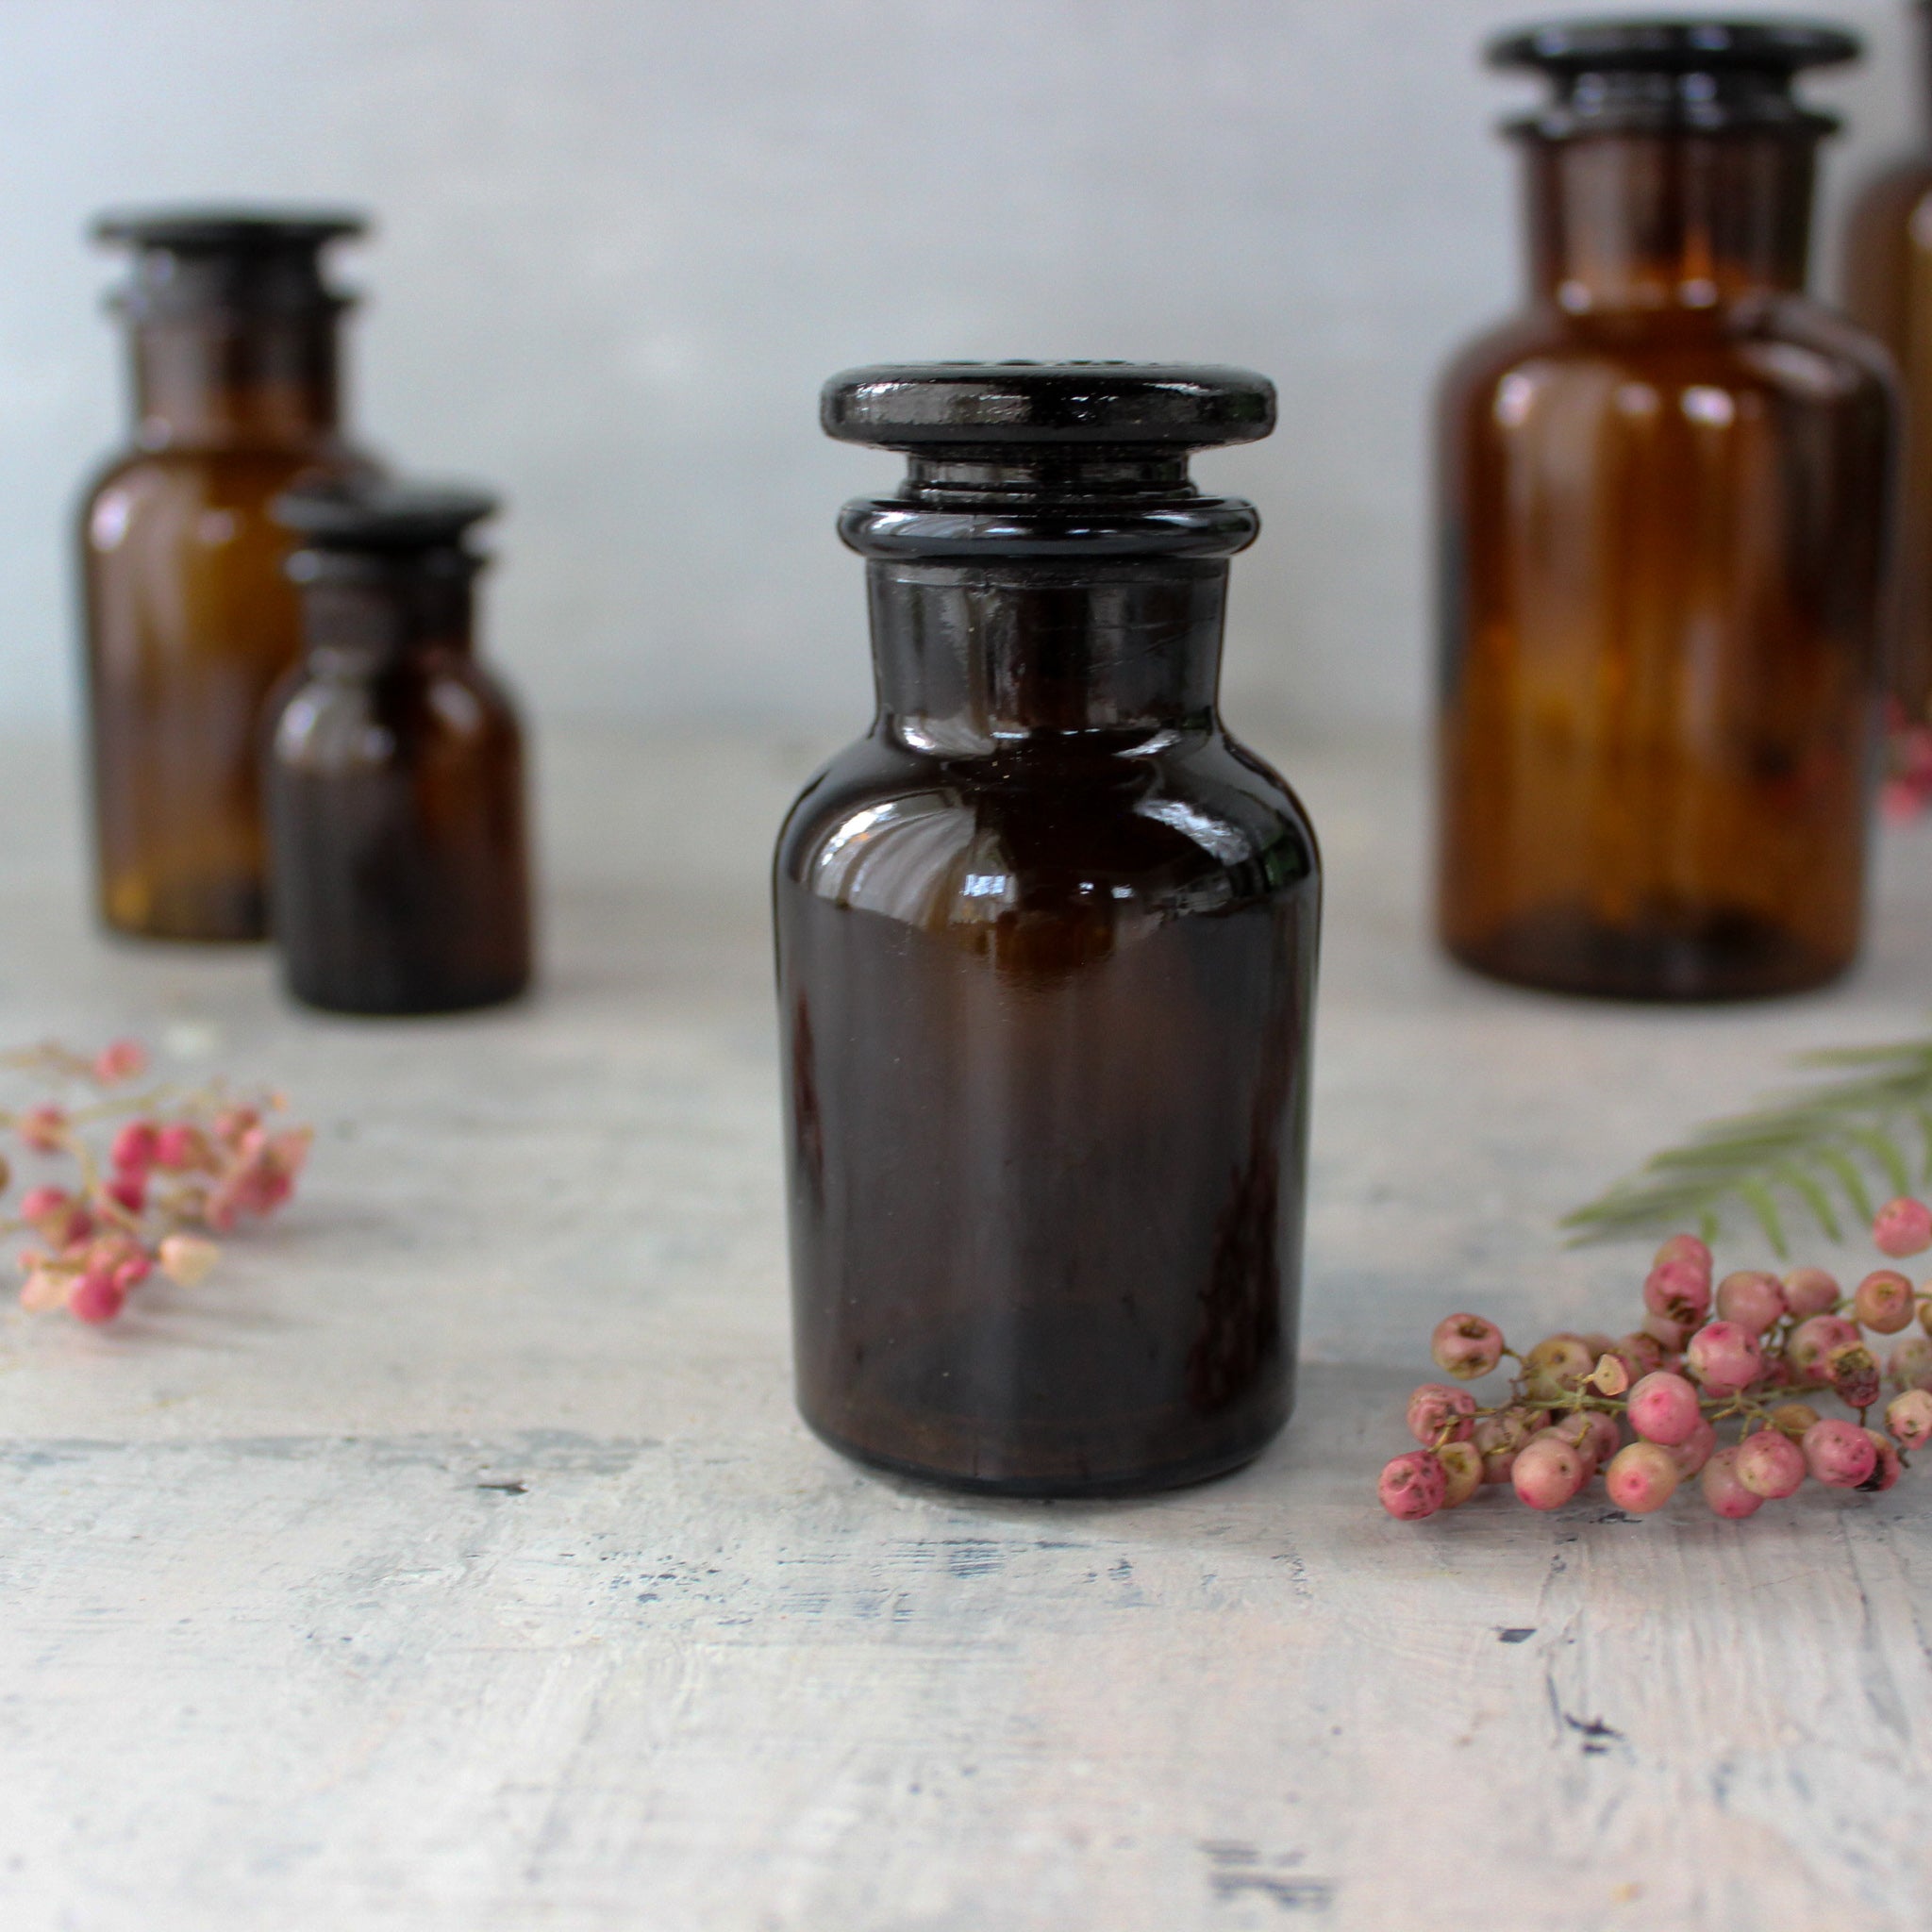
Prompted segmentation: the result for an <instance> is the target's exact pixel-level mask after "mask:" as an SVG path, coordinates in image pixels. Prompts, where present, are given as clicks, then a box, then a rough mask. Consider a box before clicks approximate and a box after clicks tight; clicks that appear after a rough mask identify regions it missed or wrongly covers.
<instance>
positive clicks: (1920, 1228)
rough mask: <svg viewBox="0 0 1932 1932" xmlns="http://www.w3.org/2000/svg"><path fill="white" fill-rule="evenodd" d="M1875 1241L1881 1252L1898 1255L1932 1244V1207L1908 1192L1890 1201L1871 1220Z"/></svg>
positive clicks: (1895, 1256)
mask: <svg viewBox="0 0 1932 1932" xmlns="http://www.w3.org/2000/svg"><path fill="white" fill-rule="evenodd" d="M1872 1241H1873V1244H1874V1246H1875V1247H1876V1248H1877V1250H1878V1252H1879V1253H1880V1254H1881V1255H1890V1256H1892V1257H1894V1258H1895V1259H1896V1258H1901V1257H1905V1256H1907V1255H1923V1254H1924V1252H1925V1250H1926V1249H1927V1248H1932V1208H1927V1207H1926V1206H1925V1204H1924V1202H1923V1201H1914V1200H1913V1199H1911V1198H1910V1196H1909V1195H1901V1196H1900V1197H1899V1198H1898V1199H1897V1200H1896V1201H1888V1202H1887V1203H1886V1204H1885V1206H1884V1207H1883V1208H1880V1209H1879V1210H1878V1213H1877V1216H1876V1218H1875V1219H1874V1221H1873V1223H1872Z"/></svg>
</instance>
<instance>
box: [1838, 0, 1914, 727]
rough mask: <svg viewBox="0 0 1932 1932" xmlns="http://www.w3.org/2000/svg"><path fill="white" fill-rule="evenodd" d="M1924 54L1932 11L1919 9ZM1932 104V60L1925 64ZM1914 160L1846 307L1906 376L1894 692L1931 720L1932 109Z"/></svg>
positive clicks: (1881, 183) (1873, 225)
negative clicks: (1904, 453)
mask: <svg viewBox="0 0 1932 1932" xmlns="http://www.w3.org/2000/svg"><path fill="white" fill-rule="evenodd" d="M1920 31H1921V34H1922V36H1923V42H1922V45H1923V51H1924V55H1926V56H1932V18H1928V17H1927V14H1926V12H1925V9H1924V8H1923V7H1922V8H1921V9H1920ZM1921 76H1922V78H1921V85H1922V88H1923V90H1924V96H1925V101H1926V104H1927V108H1928V110H1932V60H1928V61H1926V62H1924V64H1923V65H1922V68H1921ZM1921 138H1922V146H1921V148H1920V151H1919V153H1918V154H1916V155H1914V156H1913V157H1912V158H1910V159H1908V160H1904V161H1901V162H1899V163H1898V164H1897V165H1896V166H1894V167H1892V168H1890V169H1888V170H1887V171H1886V172H1885V173H1884V174H1882V175H1879V176H1878V177H1877V179H1876V180H1874V181H1873V182H1871V183H1870V184H1869V185H1868V186H1867V187H1866V189H1865V191H1864V192H1863V193H1862V194H1860V195H1859V196H1858V197H1857V200H1856V202H1855V203H1854V204H1853V207H1852V213H1851V222H1850V225H1849V227H1848V230H1847V234H1846V250H1845V306H1846V307H1847V308H1849V309H1850V310H1851V312H1852V315H1853V317H1854V318H1855V319H1856V320H1857V321H1858V322H1860V323H1862V324H1863V325H1865V326H1866V327H1867V328H1869V329H1870V330H1871V331H1872V332H1873V334H1874V335H1875V336H1877V337H1878V339H1879V340H1880V341H1882V342H1884V344H1885V345H1886V347H1887V348H1889V349H1890V351H1891V353H1892V358H1893V359H1894V360H1895V361H1896V362H1897V364H1898V369H1899V374H1900V375H1901V376H1902V377H1903V379H1904V391H1905V406H1906V460H1905V463H1904V465H1903V481H1904V500H1903V504H1902V506H1901V508H1902V515H1901V517H1900V520H1899V571H1898V591H1899V595H1898V628H1897V632H1896V635H1895V637H1894V639H1893V641H1892V668H1891V695H1892V697H1893V699H1894V700H1895V701H1896V704H1897V708H1898V711H1899V713H1900V716H1901V720H1902V722H1907V723H1910V724H1928V723H1932V113H1928V120H1927V123H1926V125H1925V126H1924V130H1923V132H1922V137H1921Z"/></svg>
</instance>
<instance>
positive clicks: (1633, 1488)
mask: <svg viewBox="0 0 1932 1932" xmlns="http://www.w3.org/2000/svg"><path fill="white" fill-rule="evenodd" d="M1677 1482H1678V1475H1677V1465H1676V1464H1675V1463H1674V1462H1673V1461H1672V1460H1671V1452H1670V1451H1669V1450H1668V1449H1666V1448H1664V1447H1662V1446H1661V1445H1660V1444H1659V1443H1657V1442H1632V1443H1629V1444H1628V1445H1627V1446H1626V1447H1624V1448H1622V1449H1620V1450H1618V1451H1617V1453H1616V1455H1614V1456H1613V1457H1611V1458H1610V1466H1609V1468H1608V1469H1607V1470H1606V1471H1605V1472H1604V1488H1605V1489H1606V1490H1607V1491H1609V1496H1610V1501H1611V1502H1613V1503H1614V1504H1615V1505H1616V1506H1617V1507H1618V1508H1620V1509H1627V1510H1629V1512H1630V1513H1631V1514H1632V1515H1633V1516H1644V1515H1648V1514H1649V1513H1650V1511H1651V1510H1653V1509H1661V1508H1662V1507H1664V1505H1665V1504H1666V1503H1668V1502H1669V1501H1670V1500H1671V1498H1672V1496H1674V1494H1675V1493H1676V1489H1677Z"/></svg>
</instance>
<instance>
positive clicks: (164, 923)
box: [79, 295, 372, 940]
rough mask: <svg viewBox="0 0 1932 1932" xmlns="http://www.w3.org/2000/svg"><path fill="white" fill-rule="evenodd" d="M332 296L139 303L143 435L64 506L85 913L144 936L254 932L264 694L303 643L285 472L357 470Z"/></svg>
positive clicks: (261, 928)
mask: <svg viewBox="0 0 1932 1932" xmlns="http://www.w3.org/2000/svg"><path fill="white" fill-rule="evenodd" d="M336 326H337V308H336V307H335V306H332V305H330V304H328V303H327V302H325V300H323V299H322V298H321V297H320V296H319V295H318V298H317V301H316V303H315V304H314V306H312V307H311V308H309V310H308V312H306V313H300V312H298V313H294V314H288V313H266V314H263V313H252V312H249V311H247V310H246V309H215V310H211V311H208V312H194V313H189V314H185V315H184V314H175V313H164V314H162V315H159V316H158V317H137V320H136V324H135V328H134V346H135V368H136V391H137V398H138V404H139V409H140V415H141V431H140V437H139V447H138V448H137V449H136V450H135V451H134V452H132V453H131V454H129V455H128V456H127V457H125V458H123V459H122V460H120V461H118V462H116V463H114V464H113V465H112V466H111V467H110V468H109V469H108V471H107V472H106V474H105V475H103V476H102V478H101V479H100V481H99V482H98V483H96V484H95V486H94V487H93V489H92V491H89V493H88V495H87V498H86V500H85V502H84V503H83V505H82V509H81V519H80V533H79V534H80V551H81V575H82V585H83V605H84V614H85V628H86V665H87V688H88V710H89V721H90V741H91V748H92V774H93V802H94V828H95V841H96V859H97V879H98V892H99V908H100V913H101V917H102V918H103V920H104V921H105V923H106V924H108V926H110V927H112V928H114V929H115V930H118V931H121V932H126V933H132V934H139V935H142V936H143V937H148V938H155V939H174V940H257V939H260V938H262V937H263V936H264V934H265V932H266V930H267V902H266V877H265V870H264V868H265V845H264V838H263V830H262V821H261V808H260V797H259V782H260V732H261V719H262V709H263V706H264V703H265V702H266V700H267V697H268V694H269V692H270V691H271V690H272V689H273V688H274V686H275V683H276V681H277V680H278V679H279V678H280V677H282V676H283V675H284V674H285V673H286V672H287V671H288V670H289V669H290V667H291V665H292V664H293V663H294V661H295V659H296V658H297V657H298V656H299V654H300V649H301V632H300V619H299V615H298V612H297V608H296V602H295V593H294V591H293V588H292V587H291V584H290V583H289V581H288V579H287V576H286V575H285V574H284V569H283V566H284V564H285V562H286V560H287V558H288V555H289V551H290V541H289V537H288V533H287V532H286V531H285V530H283V529H281V528H280V527H279V526H278V525H276V524H275V522H274V520H273V519H272V517H271V516H270V514H269V506H270V505H271V504H272V503H273V502H274V501H275V498H276V497H277V496H279V495H280V494H281V493H282V492H283V491H286V490H288V489H289V488H290V487H291V485H294V484H297V483H300V482H305V481H308V480H316V479H327V478H345V477H350V476H354V475H364V474H368V473H369V472H370V470H371V468H372V466H371V465H370V464H369V463H368V462H367V460H366V459H364V458H359V457H358V456H357V455H356V454H355V453H354V452H353V451H352V450H350V449H349V448H348V447H347V446H346V445H345V444H344V443H343V442H342V441H341V439H340V438H339V436H338V435H337V431H336V343H335V334H336Z"/></svg>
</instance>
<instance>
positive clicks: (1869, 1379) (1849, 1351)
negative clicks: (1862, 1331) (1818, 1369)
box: [1824, 1341, 1879, 1409]
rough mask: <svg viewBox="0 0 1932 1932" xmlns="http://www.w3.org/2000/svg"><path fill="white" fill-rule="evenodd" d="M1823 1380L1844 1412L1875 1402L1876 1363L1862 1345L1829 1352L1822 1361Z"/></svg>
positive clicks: (1857, 1343) (1860, 1343)
mask: <svg viewBox="0 0 1932 1932" xmlns="http://www.w3.org/2000/svg"><path fill="white" fill-rule="evenodd" d="M1824 1376H1825V1380H1826V1381H1828V1382H1829V1383H1830V1384H1831V1392H1832V1393H1833V1394H1834V1395H1836V1396H1837V1397H1838V1399H1839V1400H1840V1402H1842V1403H1843V1404H1844V1405H1845V1406H1846V1407H1848V1408H1859V1409H1864V1408H1870V1407H1872V1405H1873V1404H1874V1402H1876V1401H1877V1400H1878V1387H1879V1383H1878V1360H1877V1357H1875V1356H1874V1355H1873V1353H1872V1351H1871V1350H1870V1349H1869V1348H1867V1347H1866V1346H1865V1344H1864V1343H1863V1342H1862V1341H1855V1342H1853V1343H1852V1344H1851V1346H1850V1347H1848V1348H1835V1349H1833V1350H1832V1352H1831V1353H1830V1354H1829V1355H1828V1356H1826V1357H1825V1358H1824Z"/></svg>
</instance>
